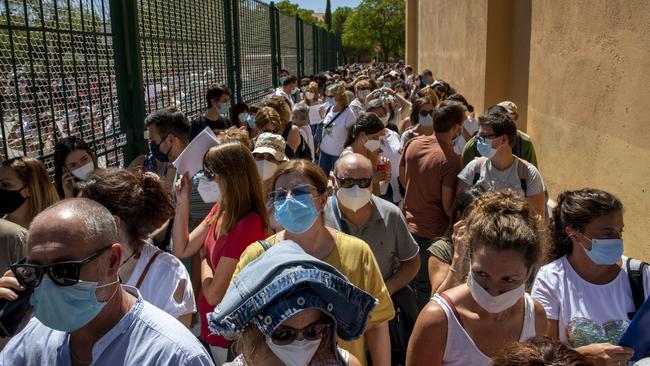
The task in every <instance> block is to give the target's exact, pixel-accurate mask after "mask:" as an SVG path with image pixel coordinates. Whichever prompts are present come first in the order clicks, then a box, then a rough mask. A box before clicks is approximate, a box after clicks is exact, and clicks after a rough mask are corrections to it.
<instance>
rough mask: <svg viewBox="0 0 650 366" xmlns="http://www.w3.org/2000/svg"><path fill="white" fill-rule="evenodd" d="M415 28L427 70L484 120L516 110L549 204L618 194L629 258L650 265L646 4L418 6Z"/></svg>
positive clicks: (552, 0)
mask: <svg viewBox="0 0 650 366" xmlns="http://www.w3.org/2000/svg"><path fill="white" fill-rule="evenodd" d="M418 17H419V24H420V27H419V30H418V35H419V37H420V38H419V48H418V61H419V66H420V67H419V69H420V70H421V69H423V68H425V67H429V68H431V69H432V70H433V71H434V74H435V75H437V76H438V77H441V78H443V79H445V80H448V81H449V82H450V83H451V84H452V85H454V86H455V87H457V89H458V90H459V92H461V93H462V94H464V95H465V96H466V97H467V98H468V100H469V101H470V103H473V104H474V105H475V107H476V108H477V110H478V111H482V110H483V109H484V107H485V106H488V105H490V104H493V103H495V102H497V101H499V100H504V99H510V100H513V101H514V102H515V103H517V105H518V106H519V108H520V113H522V118H521V123H520V128H522V129H525V130H527V131H528V133H529V134H530V135H531V137H532V138H533V141H534V142H535V147H536V149H537V155H538V159H539V162H540V170H541V172H542V175H543V177H544V180H545V182H546V184H547V186H548V188H549V192H550V194H551V196H552V197H555V196H557V194H558V193H559V192H560V191H562V190H565V189H576V188H580V187H585V186H592V187H596V188H601V189H604V190H607V191H610V192H612V193H614V194H616V195H618V196H619V197H620V198H621V199H622V201H623V203H624V204H625V206H626V212H625V222H626V228H625V242H626V254H627V255H631V256H635V257H639V258H642V259H645V260H650V238H649V235H648V232H650V130H649V129H648V127H647V126H648V125H650V117H648V113H647V111H646V109H647V108H646V107H647V106H648V105H649V104H650V2H648V1H645V0H627V1H610V0H572V1H565V0H487V1H453V2H452V1H420V2H419V11H418ZM425 18H426V19H430V20H431V24H432V26H431V27H426V26H423V22H422V21H423V19H425ZM468 19H472V21H471V22H469V21H467V20H468ZM436 29H445V32H444V33H443V32H439V31H438V32H436Z"/></svg>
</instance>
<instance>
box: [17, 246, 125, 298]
mask: <svg viewBox="0 0 650 366" xmlns="http://www.w3.org/2000/svg"><path fill="white" fill-rule="evenodd" d="M112 247H113V246H112V245H109V246H107V247H104V248H102V249H100V250H98V251H96V252H95V253H94V254H92V255H91V256H90V257H88V258H86V259H83V260H80V261H67V262H59V263H54V264H44V265H39V264H29V263H27V258H23V259H21V260H20V261H19V262H18V263H15V264H12V265H11V271H12V272H13V273H14V275H15V276H16V279H17V280H18V282H19V283H20V284H21V285H23V286H24V287H26V288H35V287H38V285H40V284H41V280H43V274H45V273H47V275H48V277H50V279H51V280H52V282H54V283H56V284H57V285H59V286H72V285H74V284H76V283H77V282H79V273H80V271H81V267H83V266H85V265H86V264H88V263H90V262H92V261H93V260H95V259H96V258H98V257H99V256H100V255H102V253H104V252H105V251H107V250H108V249H110V248H112Z"/></svg>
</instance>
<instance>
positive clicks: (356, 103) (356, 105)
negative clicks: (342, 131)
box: [350, 98, 366, 117]
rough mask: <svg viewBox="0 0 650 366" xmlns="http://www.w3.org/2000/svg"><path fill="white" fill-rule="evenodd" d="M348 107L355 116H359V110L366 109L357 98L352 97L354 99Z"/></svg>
mask: <svg viewBox="0 0 650 366" xmlns="http://www.w3.org/2000/svg"><path fill="white" fill-rule="evenodd" d="M350 109H351V110H352V113H354V115H355V116H357V117H359V115H360V114H361V112H363V111H365V110H366V107H365V106H364V105H363V104H362V103H361V101H360V100H359V98H354V100H353V101H352V102H351V103H350Z"/></svg>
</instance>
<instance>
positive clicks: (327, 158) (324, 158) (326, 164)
mask: <svg viewBox="0 0 650 366" xmlns="http://www.w3.org/2000/svg"><path fill="white" fill-rule="evenodd" d="M337 160H339V157H338V156H335V155H330V154H327V153H324V152H323V151H321V152H320V158H319V159H318V165H319V166H320V168H321V169H323V172H325V175H326V176H329V175H330V171H332V168H334V164H336V161H337Z"/></svg>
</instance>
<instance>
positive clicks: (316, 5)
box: [263, 0, 361, 13]
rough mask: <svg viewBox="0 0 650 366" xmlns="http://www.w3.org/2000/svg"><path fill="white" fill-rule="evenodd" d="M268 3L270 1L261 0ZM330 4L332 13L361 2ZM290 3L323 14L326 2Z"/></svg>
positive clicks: (302, 0)
mask: <svg viewBox="0 0 650 366" xmlns="http://www.w3.org/2000/svg"><path fill="white" fill-rule="evenodd" d="M263 1H264V2H267V3H268V2H270V0H263ZM330 1H331V2H332V11H334V10H336V8H338V7H341V6H349V7H351V8H354V7H356V6H357V5H359V4H360V3H361V0H330ZM291 2H292V3H294V4H298V5H300V7H301V8H305V9H311V10H313V11H314V12H316V13H324V12H325V3H326V2H327V0H291Z"/></svg>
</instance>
